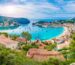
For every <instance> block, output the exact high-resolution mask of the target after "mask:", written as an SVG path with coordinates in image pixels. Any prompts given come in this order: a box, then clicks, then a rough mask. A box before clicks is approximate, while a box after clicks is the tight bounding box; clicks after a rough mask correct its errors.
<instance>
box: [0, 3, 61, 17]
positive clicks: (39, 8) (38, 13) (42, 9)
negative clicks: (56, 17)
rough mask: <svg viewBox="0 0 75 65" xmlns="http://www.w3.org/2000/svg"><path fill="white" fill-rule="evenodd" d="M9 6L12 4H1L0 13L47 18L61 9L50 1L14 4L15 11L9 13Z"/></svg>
mask: <svg viewBox="0 0 75 65" xmlns="http://www.w3.org/2000/svg"><path fill="white" fill-rule="evenodd" d="M7 6H10V5H0V15H5V16H12V17H26V18H47V17H49V16H50V14H52V13H55V12H58V11H59V10H60V8H58V7H56V6H54V5H52V4H49V3H42V4H40V5H39V4H36V5H35V4H32V3H28V4H25V5H11V6H13V9H14V12H13V13H12V12H11V13H9V11H10V9H7V10H5V8H6V7H7ZM11 8H12V7H11Z"/></svg>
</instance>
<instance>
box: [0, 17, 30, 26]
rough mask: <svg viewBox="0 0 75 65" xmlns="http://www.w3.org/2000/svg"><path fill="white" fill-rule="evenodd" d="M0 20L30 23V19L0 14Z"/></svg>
mask: <svg viewBox="0 0 75 65" xmlns="http://www.w3.org/2000/svg"><path fill="white" fill-rule="evenodd" d="M0 22H17V23H19V24H22V25H23V24H29V23H30V21H29V20H28V19H27V18H14V17H6V16H0Z"/></svg>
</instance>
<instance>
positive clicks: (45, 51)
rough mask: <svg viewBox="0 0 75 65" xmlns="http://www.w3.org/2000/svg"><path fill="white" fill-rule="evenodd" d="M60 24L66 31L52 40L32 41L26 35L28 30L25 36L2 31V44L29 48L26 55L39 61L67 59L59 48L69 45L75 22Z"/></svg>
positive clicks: (19, 48) (0, 35) (0, 36)
mask: <svg viewBox="0 0 75 65" xmlns="http://www.w3.org/2000/svg"><path fill="white" fill-rule="evenodd" d="M46 25H47V23H46ZM48 25H49V24H48ZM59 25H60V26H63V27H64V32H63V33H62V34H61V35H60V36H58V37H56V38H53V39H51V40H45V41H41V40H35V41H30V40H28V39H27V37H26V35H28V33H26V32H23V33H22V35H23V36H25V37H19V36H17V35H14V36H10V35H9V34H7V33H0V44H2V45H4V46H5V47H6V48H10V49H12V50H17V51H18V50H20V51H21V50H22V49H23V48H24V49H27V50H26V51H27V53H26V56H27V57H28V58H32V59H34V60H36V59H37V61H45V60H48V59H49V58H58V59H59V60H62V61H65V60H66V59H65V57H64V55H63V54H62V53H61V52H59V51H58V50H61V49H63V48H67V47H69V45H70V41H71V38H70V36H71V34H72V32H74V31H75V29H74V28H75V24H73V23H63V24H62V25H61V24H59ZM5 35H7V36H5ZM28 36H29V35H28ZM28 38H29V37H28ZM26 46H27V47H28V48H27V47H26ZM25 47H26V48H25ZM47 47H49V48H47ZM50 47H53V48H50Z"/></svg>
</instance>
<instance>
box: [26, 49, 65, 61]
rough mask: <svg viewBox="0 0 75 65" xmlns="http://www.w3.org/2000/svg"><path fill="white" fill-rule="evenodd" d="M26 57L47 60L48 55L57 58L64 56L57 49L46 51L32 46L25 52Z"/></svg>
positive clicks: (62, 58) (61, 58)
mask: <svg viewBox="0 0 75 65" xmlns="http://www.w3.org/2000/svg"><path fill="white" fill-rule="evenodd" d="M27 57H29V58H33V59H35V60H36V59H37V60H38V61H40V60H41V61H42V60H48V59H49V58H50V57H51V58H52V57H54V58H58V59H60V60H65V59H64V56H63V55H62V54H61V53H60V52H58V51H48V50H46V49H36V48H32V49H30V50H29V51H28V52H27Z"/></svg>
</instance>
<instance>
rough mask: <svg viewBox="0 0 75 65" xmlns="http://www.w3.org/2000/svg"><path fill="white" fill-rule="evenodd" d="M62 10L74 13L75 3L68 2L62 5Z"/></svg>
mask: <svg viewBox="0 0 75 65" xmlns="http://www.w3.org/2000/svg"><path fill="white" fill-rule="evenodd" d="M64 10H65V12H66V13H75V3H74V2H69V3H67V5H65V6H64Z"/></svg>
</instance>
